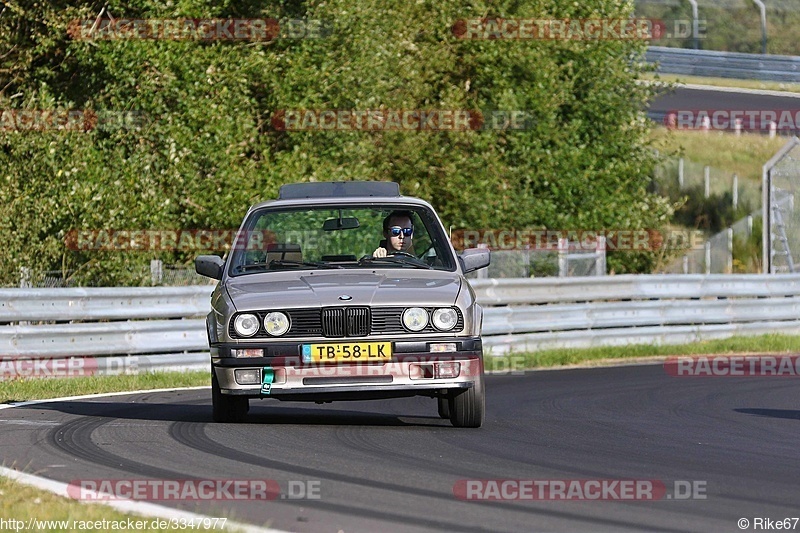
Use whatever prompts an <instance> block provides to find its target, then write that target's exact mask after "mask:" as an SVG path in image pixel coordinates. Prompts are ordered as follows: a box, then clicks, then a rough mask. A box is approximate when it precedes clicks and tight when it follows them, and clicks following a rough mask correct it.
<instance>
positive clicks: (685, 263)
mask: <svg viewBox="0 0 800 533" xmlns="http://www.w3.org/2000/svg"><path fill="white" fill-rule="evenodd" d="M683 273H684V274H688V273H689V256H688V255H687V254H684V255H683Z"/></svg>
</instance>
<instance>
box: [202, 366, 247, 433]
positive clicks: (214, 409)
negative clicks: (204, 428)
mask: <svg viewBox="0 0 800 533" xmlns="http://www.w3.org/2000/svg"><path fill="white" fill-rule="evenodd" d="M249 410H250V402H249V400H248V399H247V398H246V397H244V396H228V395H226V394H222V391H221V390H220V388H219V381H217V375H216V373H215V372H214V370H211V415H212V418H213V419H214V422H243V421H244V419H245V416H247V411H249Z"/></svg>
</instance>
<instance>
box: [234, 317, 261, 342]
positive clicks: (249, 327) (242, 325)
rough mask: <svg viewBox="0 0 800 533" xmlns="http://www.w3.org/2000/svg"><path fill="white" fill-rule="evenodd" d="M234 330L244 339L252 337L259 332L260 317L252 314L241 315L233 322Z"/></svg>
mask: <svg viewBox="0 0 800 533" xmlns="http://www.w3.org/2000/svg"><path fill="white" fill-rule="evenodd" d="M233 329H234V330H236V333H237V334H239V335H241V336H242V337H252V336H253V335H255V334H256V332H257V331H258V317H257V316H256V315H252V314H250V313H245V314H243V315H239V316H237V317H236V320H234V321H233Z"/></svg>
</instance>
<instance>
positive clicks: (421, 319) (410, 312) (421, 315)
mask: <svg viewBox="0 0 800 533" xmlns="http://www.w3.org/2000/svg"><path fill="white" fill-rule="evenodd" d="M403 325H404V326H405V327H407V328H408V329H410V330H411V331H422V330H423V329H425V326H427V325H428V312H427V311H426V310H424V309H423V308H421V307H409V308H408V309H406V310H405V311H403Z"/></svg>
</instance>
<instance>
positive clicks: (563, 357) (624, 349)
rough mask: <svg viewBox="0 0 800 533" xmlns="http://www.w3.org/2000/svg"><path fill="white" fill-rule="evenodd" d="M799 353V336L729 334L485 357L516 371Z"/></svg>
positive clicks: (492, 365) (489, 366) (489, 364)
mask: <svg viewBox="0 0 800 533" xmlns="http://www.w3.org/2000/svg"><path fill="white" fill-rule="evenodd" d="M798 352H800V336H792V335H778V334H770V335H761V336H758V337H731V338H729V339H721V340H714V341H703V342H693V343H691V344H678V345H670V346H654V345H645V344H639V345H635V346H620V347H601V348H580V349H579V348H575V349H559V350H543V351H540V352H535V353H523V352H520V353H511V354H508V355H504V356H498V357H487V358H486V370H489V371H491V370H496V371H509V370H512V371H517V370H523V369H533V368H554V367H559V366H566V365H579V364H584V365H592V364H595V365H601V364H606V363H609V362H614V363H619V362H622V361H624V360H626V359H627V360H634V359H641V358H648V357H650V358H653V357H668V356H674V355H712V354H713V355H725V354H742V353H748V354H766V353H770V354H776V353H798Z"/></svg>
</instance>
